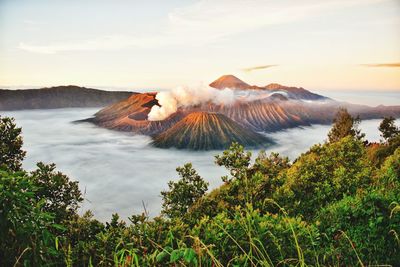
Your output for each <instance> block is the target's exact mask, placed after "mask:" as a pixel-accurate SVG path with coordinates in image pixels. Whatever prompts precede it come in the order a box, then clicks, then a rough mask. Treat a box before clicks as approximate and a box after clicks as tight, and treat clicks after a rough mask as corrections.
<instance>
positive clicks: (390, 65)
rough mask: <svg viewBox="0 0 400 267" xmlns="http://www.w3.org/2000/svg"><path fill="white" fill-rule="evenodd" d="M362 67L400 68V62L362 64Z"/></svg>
mask: <svg viewBox="0 0 400 267" xmlns="http://www.w3.org/2000/svg"><path fill="white" fill-rule="evenodd" d="M361 66H364V67H372V68H400V62H398V63H375V64H361Z"/></svg>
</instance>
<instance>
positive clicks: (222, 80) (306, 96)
mask: <svg viewBox="0 0 400 267" xmlns="http://www.w3.org/2000/svg"><path fill="white" fill-rule="evenodd" d="M210 86H211V87H213V88H216V89H225V88H230V89H234V90H263V91H267V92H270V93H281V94H283V95H284V96H286V97H288V98H290V99H303V100H327V99H329V98H327V97H325V96H322V95H319V94H315V93H312V92H310V91H308V90H306V89H304V88H302V87H293V86H285V85H280V84H278V83H270V84H268V85H266V86H257V85H249V84H247V83H245V82H244V81H242V80H240V79H239V78H237V77H235V76H233V75H223V76H221V77H219V78H218V79H216V80H215V81H213V82H212V83H210Z"/></svg>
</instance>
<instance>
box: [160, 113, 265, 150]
mask: <svg viewBox="0 0 400 267" xmlns="http://www.w3.org/2000/svg"><path fill="white" fill-rule="evenodd" d="M232 142H238V143H240V144H242V145H244V146H246V147H260V146H268V145H270V144H272V141H271V140H270V139H268V138H267V137H265V136H263V135H261V134H259V133H256V132H253V131H251V130H249V129H246V128H244V127H242V126H241V125H239V124H238V123H236V122H234V121H233V120H231V119H229V118H228V117H227V116H225V115H223V114H220V113H208V112H193V113H190V114H189V115H187V116H186V117H185V118H183V119H182V120H180V121H179V122H178V123H176V124H175V125H174V126H173V127H171V128H170V129H168V130H167V131H165V132H163V133H161V134H160V135H158V136H157V137H156V138H155V139H154V141H153V145H155V146H156V147H161V148H170V147H175V148H178V149H182V148H185V149H192V150H213V149H226V148H228V147H229V146H230V145H231V143H232Z"/></svg>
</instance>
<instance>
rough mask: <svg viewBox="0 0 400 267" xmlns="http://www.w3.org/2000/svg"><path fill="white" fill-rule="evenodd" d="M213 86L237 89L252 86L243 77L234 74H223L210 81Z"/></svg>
mask: <svg viewBox="0 0 400 267" xmlns="http://www.w3.org/2000/svg"><path fill="white" fill-rule="evenodd" d="M210 86H211V87H214V88H217V89H224V88H235V89H247V88H250V87H251V86H250V85H249V84H247V83H245V82H244V81H242V80H241V79H239V78H237V77H236V76H234V75H230V74H229V75H223V76H221V77H219V78H218V79H216V80H215V81H213V82H212V83H210Z"/></svg>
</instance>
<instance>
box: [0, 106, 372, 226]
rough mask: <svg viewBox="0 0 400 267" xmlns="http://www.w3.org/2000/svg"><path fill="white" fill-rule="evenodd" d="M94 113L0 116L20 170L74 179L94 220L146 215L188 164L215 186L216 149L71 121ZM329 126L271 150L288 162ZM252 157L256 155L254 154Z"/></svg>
mask: <svg viewBox="0 0 400 267" xmlns="http://www.w3.org/2000/svg"><path fill="white" fill-rule="evenodd" d="M96 111H97V109H54V110H28V111H15V112H0V114H1V115H2V116H12V117H14V118H15V119H16V122H17V124H18V125H19V126H21V127H22V128H23V137H24V148H25V150H27V152H28V154H27V158H26V160H25V163H24V167H25V168H26V169H28V170H32V169H34V168H35V164H36V162H38V161H43V162H46V163H51V162H54V163H56V164H57V167H58V170H60V171H62V172H64V173H65V174H67V175H69V176H70V177H71V178H72V179H74V180H78V181H79V184H80V188H81V190H82V192H85V199H86V200H85V202H84V204H83V207H82V210H86V209H91V210H92V211H93V212H94V214H95V216H96V217H97V218H98V219H100V220H108V219H110V217H111V214H112V213H114V212H118V213H119V214H120V215H121V216H122V218H125V219H126V218H127V217H128V216H129V215H131V214H133V213H139V212H141V211H142V210H143V206H142V201H143V202H144V203H145V205H146V208H147V210H148V211H149V212H150V215H152V216H155V215H157V214H158V213H159V211H160V207H161V198H160V191H162V190H163V189H166V188H167V182H168V181H169V180H171V179H176V178H177V174H176V172H175V168H176V167H178V166H181V165H183V164H184V163H186V162H192V163H193V165H194V167H195V168H196V169H197V170H198V172H199V173H200V175H201V176H202V177H204V178H205V179H206V180H207V181H209V182H210V188H214V187H216V186H218V185H219V184H221V179H220V177H221V176H222V175H224V174H226V172H225V170H224V169H223V168H221V167H218V166H216V165H215V164H214V156H215V155H216V154H218V153H220V152H219V151H209V152H190V151H182V150H164V149H158V148H154V147H151V146H150V145H149V142H150V138H149V137H147V136H132V135H129V134H126V133H121V132H114V131H110V130H106V129H102V128H98V127H96V126H94V125H92V124H89V123H80V124H74V123H71V122H72V121H74V120H79V119H83V118H87V117H90V116H91V115H92V114H94V113H95V112H96ZM379 122H380V121H379V120H369V121H364V122H362V124H361V128H362V130H363V132H365V133H366V135H367V138H368V140H370V141H378V140H379V132H378V130H377V127H378V124H379ZM329 128H330V126H322V125H315V126H312V127H304V128H296V129H290V130H286V131H281V132H277V133H273V134H269V136H270V137H272V138H273V139H275V140H276V142H277V145H276V146H274V147H271V148H270V149H269V150H268V151H276V152H279V153H281V154H283V155H287V156H289V157H290V158H291V159H294V158H295V157H297V156H298V155H299V154H300V153H302V152H305V151H306V150H307V149H308V148H309V147H310V146H311V145H313V144H315V143H318V142H322V141H324V140H325V138H326V135H327V132H328V130H329ZM254 153H255V154H256V153H257V151H254Z"/></svg>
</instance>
